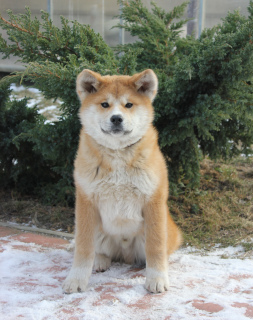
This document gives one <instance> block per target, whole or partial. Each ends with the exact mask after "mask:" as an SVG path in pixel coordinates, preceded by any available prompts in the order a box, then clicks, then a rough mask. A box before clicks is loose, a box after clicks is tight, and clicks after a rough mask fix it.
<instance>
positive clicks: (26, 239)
mask: <svg viewBox="0 0 253 320" xmlns="http://www.w3.org/2000/svg"><path fill="white" fill-rule="evenodd" d="M13 240H14V241H17V242H19V243H17V244H16V243H15V242H14V244H13V245H12V248H13V249H19V250H23V251H30V250H32V249H31V248H30V247H29V246H27V244H30V243H31V244H34V245H36V246H38V248H37V251H36V252H40V250H41V252H43V251H44V250H47V249H48V248H54V249H66V245H67V244H68V243H69V242H68V241H67V240H64V239H60V238H55V237H51V236H46V235H41V234H36V233H31V232H22V231H20V230H16V229H12V228H7V227H0V253H1V252H3V251H4V245H6V244H8V242H10V241H13ZM22 243H23V245H22ZM52 261H53V262H54V263H55V264H54V265H52V266H51V267H47V268H46V269H45V271H46V272H47V273H50V274H52V275H53V276H52V279H57V280H58V282H61V281H62V280H63V277H62V276H58V275H57V274H58V273H61V272H64V271H65V270H66V265H65V266H62V265H60V264H59V261H58V260H57V258H56V260H55V261H54V259H53V260H52ZM22 266H23V267H25V262H24V263H23V265H22ZM126 274H127V275H128V278H129V279H133V280H135V279H136V278H140V279H142V278H143V277H144V273H143V269H134V268H132V269H130V270H128V271H127V273H126ZM252 277H253V275H251V274H238V275H234V274H233V275H230V276H229V277H228V280H235V281H238V283H239V284H240V281H242V280H247V279H252ZM195 280H196V281H195ZM195 280H192V281H191V280H190V281H188V283H186V286H188V288H194V286H196V284H198V285H201V281H200V280H198V279H195ZM17 281H18V282H16V283H12V285H13V286H15V287H17V288H18V287H20V288H23V289H21V291H23V290H26V292H31V293H32V292H33V290H34V289H35V288H37V287H39V286H40V284H39V283H37V282H36V280H33V279H32V278H30V279H26V278H24V279H19V280H17ZM57 287H58V284H48V285H47V284H44V288H55V289H57ZM132 288H133V286H132V285H131V284H129V285H128V284H120V283H118V282H114V281H111V282H105V283H103V284H101V285H97V286H96V287H95V288H94V291H95V292H96V293H97V296H96V299H94V301H93V302H92V305H93V306H94V308H99V307H103V306H113V305H114V303H120V300H119V298H118V297H117V293H119V292H122V293H124V292H125V291H127V290H130V289H132ZM233 292H234V293H238V295H240V294H241V290H240V285H238V286H236V287H235V288H234V289H233ZM242 293H243V294H248V295H252V294H253V288H252V290H251V289H250V290H244V291H243V292H242ZM166 294H167V293H164V294H159V295H154V294H150V293H148V292H147V293H146V294H144V295H143V296H142V297H140V298H139V299H137V300H136V301H135V302H134V303H128V304H127V303H126V307H127V308H128V309H129V310H138V311H139V312H149V310H151V309H150V308H152V307H153V306H155V305H156V304H157V303H158V305H159V301H160V300H161V299H163V297H166ZM62 297H64V296H62V295H60V294H55V295H50V293H49V294H48V296H47V297H46V298H47V299H49V300H54V299H55V300H57V299H62ZM199 298H200V299H193V300H189V301H187V302H186V304H187V305H191V306H192V307H193V308H195V309H196V310H198V311H203V312H204V313H203V314H202V315H201V314H200V313H199V312H198V313H197V316H196V319H201V317H202V316H203V317H205V318H207V317H208V318H209V316H208V314H209V315H210V317H211V318H212V319H219V316H218V314H219V312H222V311H223V309H224V307H223V306H221V305H220V304H217V303H215V302H210V301H209V300H208V301H206V298H205V297H204V296H201V295H199ZM83 302H84V298H83V296H81V297H80V298H75V299H74V300H72V302H69V303H68V304H66V305H65V304H63V305H62V307H61V308H60V309H59V310H58V311H59V314H63V317H59V318H55V319H64V320H65V319H68V320H76V319H81V318H80V317H79V316H78V314H82V312H84V309H83V308H81V307H80V305H81V304H82V303H83ZM7 303H8V302H7V301H5V300H4V299H3V300H2V301H1V299H0V305H2V306H3V305H6V304H7ZM231 307H233V308H235V309H242V308H243V314H244V316H245V317H246V318H248V319H252V318H253V305H251V304H249V303H246V302H245V303H242V302H234V303H233V304H232V305H231ZM170 313H171V312H170ZM212 315H214V317H213V316H212ZM215 315H217V316H215ZM22 317H24V318H25V316H23V315H22V314H20V315H18V316H17V318H22ZM45 319H49V318H45ZM142 319H149V318H146V317H145V318H142ZM152 319H153V318H152ZM170 319H175V318H173V312H172V314H171V315H170V314H168V315H166V316H165V317H163V318H162V319H161V320H170ZM183 319H186V318H183ZM191 319H192V318H191ZM222 319H223V318H222ZM226 320H229V319H226ZM238 320H239V319H238Z"/></svg>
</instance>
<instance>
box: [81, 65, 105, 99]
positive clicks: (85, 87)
mask: <svg viewBox="0 0 253 320" xmlns="http://www.w3.org/2000/svg"><path fill="white" fill-rule="evenodd" d="M101 78H102V77H101V75H100V74H99V73H96V72H94V71H91V70H89V69H84V70H83V71H82V72H81V73H79V75H78V77H77V79H76V92H77V94H78V96H79V99H80V100H81V101H83V100H84V99H85V98H86V97H87V96H88V95H89V94H91V93H94V92H97V91H98V89H99V86H100V84H101Z"/></svg>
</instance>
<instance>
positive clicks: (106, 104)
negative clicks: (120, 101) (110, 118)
mask: <svg viewBox="0 0 253 320" xmlns="http://www.w3.org/2000/svg"><path fill="white" fill-rule="evenodd" d="M101 106H102V107H103V108H109V103H108V102H102V103H101Z"/></svg>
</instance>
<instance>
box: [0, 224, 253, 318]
mask: <svg viewBox="0 0 253 320" xmlns="http://www.w3.org/2000/svg"><path fill="white" fill-rule="evenodd" d="M70 247H73V246H72V245H71V244H69V242H68V241H67V240H64V239H59V238H53V237H48V236H44V235H42V234H36V233H25V232H22V231H20V230H16V229H13V228H6V227H0V270H1V279H0V292H1V294H0V313H1V315H2V319H5V320H14V319H26V320H29V319H38V320H51V319H52V320H57V319H59V320H61V319H62V320H68V319H69V320H77V319H88V320H97V319H103V320H106V319H115V320H119V319H124V320H125V319H140V320H148V319H150V320H152V319H161V320H169V319H170V320H179V319H185V320H186V319H187V320H191V319H192V320H193V319H194V320H195V319H203V320H204V319H205V320H207V319H208V320H209V319H216V320H217V319H219V320H239V319H240V320H249V319H253V300H252V297H253V272H252V270H253V255H251V256H248V258H245V259H241V258H238V256H240V257H242V255H243V253H244V249H243V247H242V246H239V247H228V248H225V249H224V248H220V247H219V246H216V248H214V249H213V250H211V251H208V252H205V251H203V250H196V249H194V248H192V247H187V248H183V249H180V250H179V251H177V252H176V253H175V254H173V255H172V256H171V258H170V263H169V278H170V288H169V290H168V291H167V292H165V293H162V294H151V293H148V292H147V291H146V290H145V288H144V282H145V269H138V268H135V267H133V266H130V265H126V264H123V265H120V264H113V265H112V266H111V267H110V269H109V270H107V271H106V272H104V273H95V272H93V274H92V275H91V278H90V282H89V286H88V288H87V291H86V292H83V293H75V294H71V295H66V294H64V293H63V292H62V289H61V285H62V282H63V280H64V278H65V277H66V275H67V273H68V270H69V269H70V266H71V262H72V259H73V251H72V250H70ZM224 256H226V257H227V258H226V259H224V258H222V257H224Z"/></svg>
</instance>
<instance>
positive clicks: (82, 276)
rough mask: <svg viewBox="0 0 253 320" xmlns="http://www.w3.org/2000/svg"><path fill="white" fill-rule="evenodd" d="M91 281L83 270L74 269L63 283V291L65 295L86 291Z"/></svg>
mask: <svg viewBox="0 0 253 320" xmlns="http://www.w3.org/2000/svg"><path fill="white" fill-rule="evenodd" d="M88 281H89V275H87V274H86V273H85V270H83V269H81V268H76V269H72V270H71V271H70V273H69V275H68V276H67V278H66V279H65V281H64V282H63V285H62V289H63V291H64V292H65V293H74V292H83V291H85V289H86V287H87V285H88Z"/></svg>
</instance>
